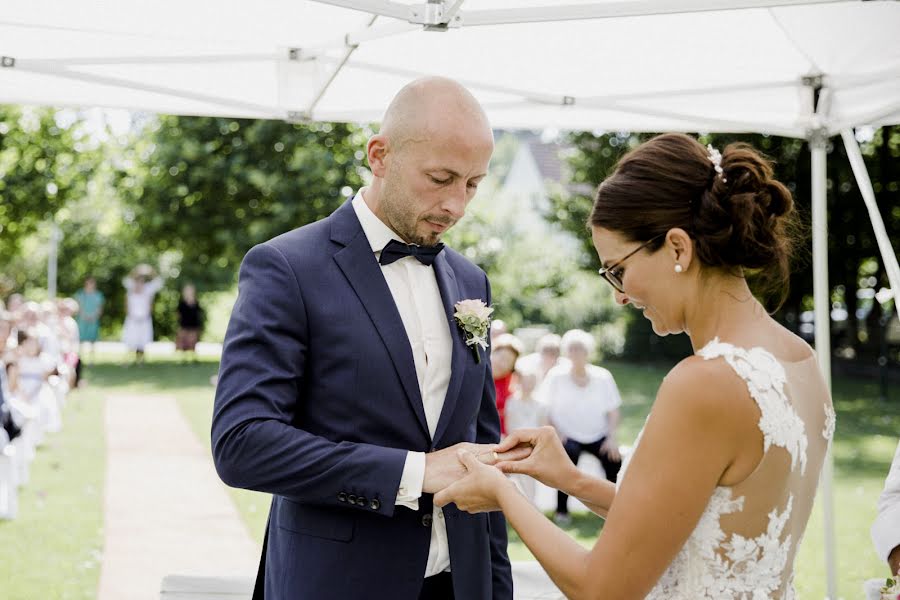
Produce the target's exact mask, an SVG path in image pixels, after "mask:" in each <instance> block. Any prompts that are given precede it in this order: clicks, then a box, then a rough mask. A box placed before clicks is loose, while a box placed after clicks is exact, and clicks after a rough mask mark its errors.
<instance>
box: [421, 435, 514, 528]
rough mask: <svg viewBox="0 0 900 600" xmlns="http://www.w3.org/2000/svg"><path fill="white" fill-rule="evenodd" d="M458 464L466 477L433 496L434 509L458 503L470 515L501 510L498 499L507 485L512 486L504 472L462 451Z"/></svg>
mask: <svg viewBox="0 0 900 600" xmlns="http://www.w3.org/2000/svg"><path fill="white" fill-rule="evenodd" d="M459 461H460V463H462V465H463V466H464V467H465V469H466V475H465V476H464V477H463V478H462V479H460V480H459V481H457V482H456V483H453V484H452V485H450V486H448V487H446V488H445V489H444V490H442V491H440V492H438V493H437V494H435V496H434V504H435V506H439V507H442V508H443V507H444V506H446V505H448V504H451V503H452V504H456V506H457V507H458V508H459V509H460V510H464V511H466V512H468V513H472V514H475V513H480V512H489V511H493V510H499V509H500V501H499V499H498V498H499V496H500V494H501V493H502V492H503V490H504V488H505V487H506V486H509V487H513V483H512V482H511V481H509V480H508V479H507V478H506V476H505V475H503V473H502V472H500V471H499V470H498V469H496V468H495V467H491V466H488V465H486V464H484V463H483V462H481V461H480V460H478V457H476V456H475V455H474V454H472V453H471V452H467V451H465V450H460V452H459Z"/></svg>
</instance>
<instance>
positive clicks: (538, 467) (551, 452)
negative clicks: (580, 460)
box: [496, 426, 577, 489]
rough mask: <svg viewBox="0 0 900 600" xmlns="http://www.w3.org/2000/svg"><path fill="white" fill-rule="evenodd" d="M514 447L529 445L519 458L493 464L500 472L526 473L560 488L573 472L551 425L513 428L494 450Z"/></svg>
mask: <svg viewBox="0 0 900 600" xmlns="http://www.w3.org/2000/svg"><path fill="white" fill-rule="evenodd" d="M514 448H515V449H522V448H531V453H530V454H529V455H528V456H527V457H526V458H523V459H521V460H502V461H500V462H498V463H497V465H496V466H497V468H498V469H500V470H501V471H503V472H504V473H522V474H524V475H530V476H531V477H534V478H535V479H537V480H538V481H540V482H541V483H543V484H544V485H548V486H550V487H552V488H556V489H562V488H563V487H564V486H565V482H566V481H568V482H571V481H572V477H573V476H574V475H575V474H576V472H577V469H576V468H575V465H573V464H572V461H571V460H570V459H569V456H568V455H567V454H566V451H565V450H564V449H563V445H562V441H561V440H560V439H559V435H558V434H557V433H556V429H554V428H553V427H549V426H547V427H539V428H537V429H518V430H516V431H513V432H512V433H510V434H509V435H508V436H507V437H506V438H505V439H504V440H503V441H502V442H500V444H499V445H498V446H497V452H498V453H499V454H501V455H502V454H503V453H504V452H510V451H511V450H513V449H514Z"/></svg>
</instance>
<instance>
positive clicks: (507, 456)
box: [422, 442, 531, 494]
mask: <svg viewBox="0 0 900 600" xmlns="http://www.w3.org/2000/svg"><path fill="white" fill-rule="evenodd" d="M496 448H497V445H496V444H473V443H471V442H460V443H458V444H456V445H454V446H450V447H449V448H444V449H443V450H436V451H434V452H429V453H428V454H426V455H425V481H424V483H423V485H422V491H423V492H424V493H426V494H435V493H437V492H439V491H441V490H442V489H444V488H445V487H447V486H448V485H450V484H452V483H454V482H456V481H457V480H459V479H461V478H462V477H464V476H465V474H466V472H467V471H466V467H465V465H463V464H462V463H461V462H460V460H459V452H460V451H461V450H462V451H465V452H469V453H471V454H473V455H475V457H476V458H478V460H479V461H481V462H483V463H485V464H487V465H491V466H493V465H495V464H497V463H498V462H500V461H504V460H506V461H515V460H522V459H523V458H527V457H528V455H529V454H530V453H531V448H530V447H520V448H515V449H513V450H511V451H509V452H505V453H501V454H498V453H497V452H495V450H496Z"/></svg>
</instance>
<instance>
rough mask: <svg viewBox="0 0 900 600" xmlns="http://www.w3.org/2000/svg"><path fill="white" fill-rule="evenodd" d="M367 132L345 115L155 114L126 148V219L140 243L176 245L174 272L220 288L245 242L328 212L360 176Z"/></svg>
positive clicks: (160, 249) (171, 248)
mask: <svg viewBox="0 0 900 600" xmlns="http://www.w3.org/2000/svg"><path fill="white" fill-rule="evenodd" d="M366 137H367V134H366V132H365V131H364V130H362V129H359V128H356V127H353V126H350V125H345V124H329V123H322V124H310V125H299V124H290V123H284V122H279V121H263V120H259V121H248V120H239V119H225V118H209V117H174V116H164V117H160V118H159V119H158V120H154V121H152V122H151V123H150V124H149V125H148V126H147V127H146V129H145V130H143V131H142V132H140V133H139V135H137V136H135V138H134V139H133V140H132V141H131V143H130V144H129V145H128V147H127V148H126V150H125V152H126V159H125V161H124V168H123V169H122V170H121V173H120V177H119V180H118V185H119V187H120V189H122V190H123V192H124V199H125V203H126V205H127V207H128V210H129V217H130V218H129V219H128V222H129V224H130V225H131V226H132V227H134V228H135V229H136V230H138V235H139V236H140V240H141V243H142V244H144V245H146V246H148V247H149V248H152V249H153V250H155V251H156V252H157V253H167V252H173V253H175V255H176V256H177V257H178V260H177V264H175V265H173V273H172V274H173V275H174V276H178V277H181V278H183V279H189V280H192V281H194V282H196V283H197V284H199V285H200V286H201V287H204V288H206V289H211V288H214V289H222V288H224V287H227V286H228V285H230V284H232V283H233V281H234V276H235V273H236V271H237V267H238V265H239V264H240V261H241V259H242V258H243V256H244V254H245V253H246V252H247V250H249V249H250V247H252V246H253V245H254V244H258V243H260V242H263V241H265V240H267V239H269V238H272V237H274V236H276V235H278V234H280V233H284V232H286V231H289V230H291V229H294V228H296V227H299V226H301V225H304V224H306V223H310V222H313V221H316V220H318V219H321V218H322V217H325V216H327V215H328V214H330V213H331V212H332V211H334V210H335V209H336V208H337V207H338V206H339V205H340V204H341V203H342V202H343V201H344V200H345V199H346V198H347V197H348V196H349V195H350V194H352V193H353V192H354V191H355V190H356V189H357V188H358V187H359V186H360V185H361V184H362V178H361V168H362V164H363V163H362V161H363V158H364V155H363V152H362V149H363V148H364V147H365V140H366Z"/></svg>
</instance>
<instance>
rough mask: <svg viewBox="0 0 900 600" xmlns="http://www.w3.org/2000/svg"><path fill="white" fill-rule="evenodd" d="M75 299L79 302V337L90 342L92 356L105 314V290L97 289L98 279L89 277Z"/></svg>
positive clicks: (77, 318)
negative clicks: (101, 318) (101, 320)
mask: <svg viewBox="0 0 900 600" xmlns="http://www.w3.org/2000/svg"><path fill="white" fill-rule="evenodd" d="M75 301H76V302H78V315H77V316H76V318H75V320H76V321H78V338H79V340H80V341H81V343H82V344H90V351H91V356H92V357H93V355H94V345H95V344H96V343H97V340H98V339H99V337H100V317H101V316H102V315H103V303H104V302H105V301H106V299H105V298H104V297H103V292H101V291H100V290H98V289H97V280H96V279H94V278H93V277H88V278H87V279H85V280H84V287H83V288H82V289H80V290H79V291H77V292H76V293H75Z"/></svg>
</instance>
